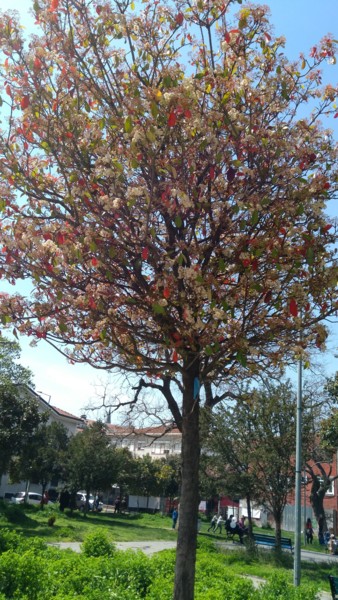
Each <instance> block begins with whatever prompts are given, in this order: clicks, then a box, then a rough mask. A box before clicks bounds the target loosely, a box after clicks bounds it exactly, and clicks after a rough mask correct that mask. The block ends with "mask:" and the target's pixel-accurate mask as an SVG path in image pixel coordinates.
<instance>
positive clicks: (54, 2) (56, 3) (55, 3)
mask: <svg viewBox="0 0 338 600" xmlns="http://www.w3.org/2000/svg"><path fill="white" fill-rule="evenodd" d="M58 8H59V0H52V1H51V3H50V10H51V12H55V11H56V10H57V9H58Z"/></svg>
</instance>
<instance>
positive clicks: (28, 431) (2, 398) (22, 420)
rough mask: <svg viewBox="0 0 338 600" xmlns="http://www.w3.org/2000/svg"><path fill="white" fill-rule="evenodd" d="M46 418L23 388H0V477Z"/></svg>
mask: <svg viewBox="0 0 338 600" xmlns="http://www.w3.org/2000/svg"><path fill="white" fill-rule="evenodd" d="M46 418H47V417H46V416H45V415H44V414H42V413H41V412H39V408H38V405H37V402H36V401H35V400H34V399H32V397H31V396H30V394H29V393H28V392H27V390H26V389H25V387H21V386H20V387H19V386H17V387H15V386H10V387H8V386H7V385H6V386H3V385H1V386H0V477H1V475H3V474H4V473H5V472H6V471H7V469H8V467H9V464H10V460H11V458H12V457H13V456H16V455H19V454H20V453H21V451H22V449H23V448H24V447H25V446H26V445H27V443H28V442H29V440H31V438H32V436H34V434H35V433H36V432H37V430H38V427H39V425H40V424H41V423H43V422H44V421H45V420H46Z"/></svg>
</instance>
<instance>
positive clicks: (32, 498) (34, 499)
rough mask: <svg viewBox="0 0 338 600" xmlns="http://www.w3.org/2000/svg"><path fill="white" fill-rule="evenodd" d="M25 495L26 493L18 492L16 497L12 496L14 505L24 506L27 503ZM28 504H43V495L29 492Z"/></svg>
mask: <svg viewBox="0 0 338 600" xmlns="http://www.w3.org/2000/svg"><path fill="white" fill-rule="evenodd" d="M25 495H26V492H17V493H16V494H14V496H12V498H11V502H14V504H23V503H24V501H25ZM27 502H28V504H41V502H42V495H41V494H37V493H36V492H28V494H27Z"/></svg>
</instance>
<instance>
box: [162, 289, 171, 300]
mask: <svg viewBox="0 0 338 600" xmlns="http://www.w3.org/2000/svg"><path fill="white" fill-rule="evenodd" d="M163 296H164V298H169V296H170V290H169V288H168V287H165V288H164V290H163Z"/></svg>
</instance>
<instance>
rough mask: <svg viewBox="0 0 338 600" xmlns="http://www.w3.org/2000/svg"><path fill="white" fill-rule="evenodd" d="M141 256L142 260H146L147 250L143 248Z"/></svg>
mask: <svg viewBox="0 0 338 600" xmlns="http://www.w3.org/2000/svg"><path fill="white" fill-rule="evenodd" d="M141 256H142V260H147V258H148V256H149V248H143V250H142V254H141Z"/></svg>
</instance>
